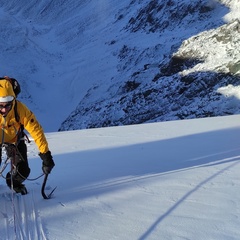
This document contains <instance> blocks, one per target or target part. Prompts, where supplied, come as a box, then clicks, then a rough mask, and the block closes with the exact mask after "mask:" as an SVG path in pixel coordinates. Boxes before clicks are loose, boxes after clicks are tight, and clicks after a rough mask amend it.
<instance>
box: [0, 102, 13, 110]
mask: <svg viewBox="0 0 240 240" xmlns="http://www.w3.org/2000/svg"><path fill="white" fill-rule="evenodd" d="M11 107H12V103H7V104H5V105H0V110H2V109H4V108H5V109H10V108H11Z"/></svg>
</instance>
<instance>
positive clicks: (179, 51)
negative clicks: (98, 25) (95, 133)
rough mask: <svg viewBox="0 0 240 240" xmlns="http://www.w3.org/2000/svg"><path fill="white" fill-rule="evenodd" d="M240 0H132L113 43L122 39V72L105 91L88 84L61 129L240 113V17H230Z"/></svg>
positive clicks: (120, 17)
mask: <svg viewBox="0 0 240 240" xmlns="http://www.w3.org/2000/svg"><path fill="white" fill-rule="evenodd" d="M143 2H144V3H143ZM140 3H141V5H139V4H140ZM239 4H240V2H239V1H223V0H222V1H186V0H181V1H174V0H168V1H157V0H154V1H147V3H146V1H131V3H130V4H129V5H128V6H127V7H125V8H123V9H121V10H119V12H118V14H116V16H115V19H116V20H115V25H117V23H119V22H124V23H125V24H124V26H123V27H122V28H121V29H119V34H118V36H116V37H115V38H114V39H112V41H111V42H109V49H111V45H116V44H117V43H119V42H121V44H118V46H119V48H118V50H117V51H116V50H115V52H113V54H114V55H115V56H116V58H117V60H118V61H117V66H116V67H117V74H116V75H115V76H112V79H111V84H109V83H108V84H107V86H105V90H103V91H102V92H103V94H102V95H99V94H98V92H99V91H100V90H99V89H101V88H103V87H102V86H100V85H95V86H94V87H93V88H92V89H89V91H88V93H87V94H86V95H85V97H84V98H83V99H82V100H81V101H80V103H79V105H78V107H77V109H76V110H75V111H73V112H72V113H71V115H70V116H69V117H68V118H67V119H66V120H65V121H64V122H63V124H62V126H61V128H60V130H70V129H81V128H95V127H107V126H115V125H126V124H140V123H146V122H154V121H167V120H176V119H186V118H199V117H211V116H222V115H228V114H238V113H240V107H239V105H240V104H239V103H240V101H239V97H240V93H239V80H240V60H239V59H240V53H239V49H240V34H239V33H240V21H239V19H238V18H235V16H236V15H233V16H231V17H229V18H230V19H228V20H227V19H226V18H227V16H229V15H230V14H232V11H234V10H233V9H235V10H237V9H239ZM138 6H140V7H138ZM236 7H238V8H236ZM151 38H152V39H151ZM123 39H124V40H125V41H124V40H123ZM126 39H127V40H126ZM129 39H131V41H128V40H129ZM120 46H121V47H120ZM94 96H99V97H97V98H96V97H94Z"/></svg>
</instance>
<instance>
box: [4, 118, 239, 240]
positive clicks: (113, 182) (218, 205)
mask: <svg viewBox="0 0 240 240" xmlns="http://www.w3.org/2000/svg"><path fill="white" fill-rule="evenodd" d="M239 123H240V115H234V116H227V117H214V118H204V119H194V120H181V121H169V122H161V123H149V124H141V125H132V126H121V127H109V128H96V129H88V130H76V131H69V132H58V133H47V139H48V141H49V145H50V149H51V151H52V153H53V156H54V159H55V162H56V167H55V168H54V169H53V171H52V173H51V174H50V175H49V180H48V184H47V192H49V191H50V189H51V188H53V187H55V186H57V189H56V191H55V193H54V197H53V198H52V199H50V200H44V199H43V198H42V196H41V194H40V188H41V183H42V178H41V179H38V180H35V181H26V186H27V188H28V190H29V194H28V195H25V196H21V195H16V194H13V195H12V193H11V190H10V189H8V188H7V187H6V186H5V183H4V179H2V180H0V215H1V217H0V239H2V240H6V239H11V240H12V239H22V240H27V239H31V240H34V239H44V240H45V239H49V240H54V239H57V240H59V239H71V240H74V239H82V240H89V239H91V240H106V239H111V240H113V239H116V240H122V239H126V240H128V239H129V240H134V239H136V240H145V239H149V240H151V239H154V240H156V239H164V240H168V239H169V240H170V239H171V240H172V239H174V240H180V239H191V240H192V239H194V240H205V239H208V240H209V239H214V240H230V239H231V240H234V239H235V240H238V239H240V228H239V224H240V218H239V216H240V193H239V185H240V178H239V172H240V164H239V159H240V146H239V136H240V124H239ZM28 152H29V161H30V166H31V169H32V172H31V175H30V178H35V177H36V176H38V175H40V173H41V160H40V159H39V157H38V156H37V149H36V146H35V144H34V142H31V143H30V144H29V145H28ZM5 172H6V171H5ZM12 197H13V198H12ZM12 199H13V201H12ZM13 203H14V204H13ZM14 216H15V219H14Z"/></svg>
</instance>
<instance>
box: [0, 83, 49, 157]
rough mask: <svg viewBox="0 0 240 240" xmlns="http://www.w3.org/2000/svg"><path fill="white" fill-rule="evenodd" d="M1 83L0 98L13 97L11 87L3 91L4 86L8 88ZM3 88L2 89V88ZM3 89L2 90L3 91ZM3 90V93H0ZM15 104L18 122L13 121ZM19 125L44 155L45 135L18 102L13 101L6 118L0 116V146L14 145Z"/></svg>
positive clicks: (45, 147)
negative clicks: (4, 144) (5, 144)
mask: <svg viewBox="0 0 240 240" xmlns="http://www.w3.org/2000/svg"><path fill="white" fill-rule="evenodd" d="M4 81H5V80H3V81H1V83H0V97H4V96H7V95H9V96H14V97H15V94H14V92H13V90H12V87H10V88H9V90H7V91H6V90H5V88H4V86H7V87H9V86H8V84H7V83H5V82H4ZM2 86H3V87H2ZM3 89H4V90H3ZM2 90H3V91H2ZM15 104H17V112H18V115H19V122H18V121H17V120H16V119H15V112H14V105H15ZM21 124H22V125H23V126H24V128H25V129H26V130H27V131H28V132H29V134H30V135H31V137H32V138H33V139H34V141H35V143H36V145H37V147H38V149H39V152H40V153H46V152H47V151H48V150H49V148H48V142H47V140H46V137H45V134H44V132H43V129H42V127H41V125H40V124H39V122H38V121H37V119H36V117H35V115H34V114H33V113H32V112H31V111H30V110H29V109H28V108H27V106H26V105H25V104H23V103H22V102H20V101H17V100H15V99H14V100H13V106H12V108H11V110H10V111H9V113H8V114H7V116H6V117H3V116H2V115H1V114H0V144H2V143H16V142H17V138H18V133H19V131H20V129H21Z"/></svg>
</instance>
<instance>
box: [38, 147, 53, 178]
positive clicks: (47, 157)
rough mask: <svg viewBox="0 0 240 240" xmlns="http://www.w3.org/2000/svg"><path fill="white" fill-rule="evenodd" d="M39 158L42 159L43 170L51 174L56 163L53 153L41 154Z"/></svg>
mask: <svg viewBox="0 0 240 240" xmlns="http://www.w3.org/2000/svg"><path fill="white" fill-rule="evenodd" d="M39 157H40V158H41V159H42V161H43V162H42V170H43V172H44V173H45V174H49V173H51V171H52V169H53V167H54V166H55V163H54V161H53V158H52V155H51V152H50V151H48V152H46V153H39Z"/></svg>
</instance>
